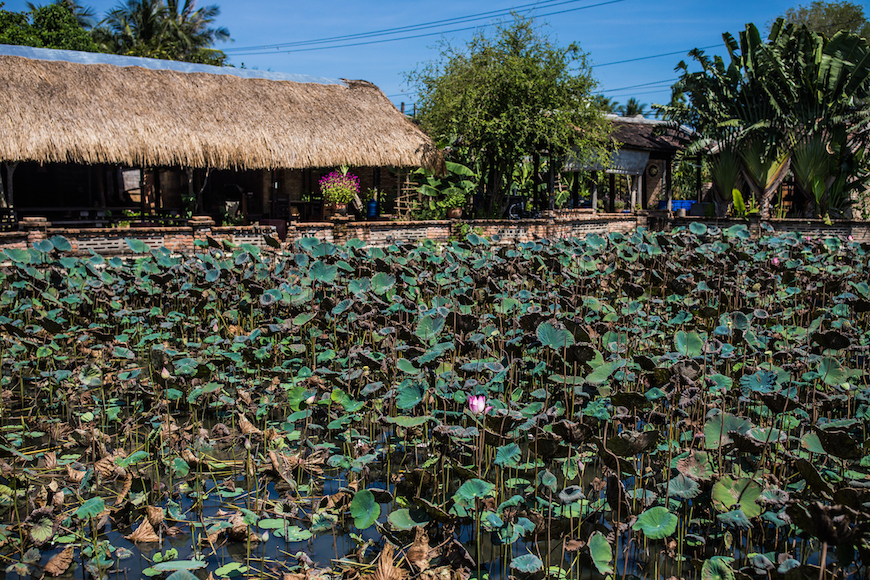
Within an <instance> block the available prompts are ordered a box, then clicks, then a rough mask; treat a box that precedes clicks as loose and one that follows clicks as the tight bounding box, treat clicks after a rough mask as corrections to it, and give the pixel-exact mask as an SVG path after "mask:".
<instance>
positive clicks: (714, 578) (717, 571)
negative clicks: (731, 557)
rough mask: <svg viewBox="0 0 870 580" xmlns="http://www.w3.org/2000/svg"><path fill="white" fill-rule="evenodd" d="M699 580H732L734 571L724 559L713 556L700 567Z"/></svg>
mask: <svg viewBox="0 0 870 580" xmlns="http://www.w3.org/2000/svg"><path fill="white" fill-rule="evenodd" d="M701 580H734V570H732V569H731V566H729V565H728V562H727V561H726V560H725V559H723V558H721V557H719V556H714V557H713V558H711V559H709V560H707V561H705V562H704V565H703V566H702V567H701Z"/></svg>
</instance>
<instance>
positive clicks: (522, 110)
mask: <svg viewBox="0 0 870 580" xmlns="http://www.w3.org/2000/svg"><path fill="white" fill-rule="evenodd" d="M407 78H408V82H409V84H411V85H412V86H414V87H415V88H416V89H417V92H418V93H419V95H420V100H419V105H420V107H419V111H420V119H421V121H422V127H423V129H424V130H425V131H426V132H428V133H429V134H430V135H432V136H433V137H434V138H435V139H436V140H438V141H440V142H442V143H445V144H447V143H449V144H451V146H452V147H453V150H454V152H455V155H456V157H457V159H459V160H461V161H463V162H464V163H465V164H466V165H468V166H475V167H478V168H479V170H478V173H479V174H480V175H481V177H482V179H484V180H485V184H486V185H485V196H486V200H485V202H486V204H487V206H488V208H487V209H488V211H489V213H501V212H502V211H504V209H506V208H505V207H503V206H504V199H505V191H506V189H507V187H506V186H507V185H509V183H508V182H509V181H510V180H511V176H512V175H513V172H514V169H515V168H516V167H517V166H518V165H519V164H520V163H521V162H522V160H523V157H525V156H527V155H530V154H532V153H534V152H535V151H538V150H541V149H545V148H546V149H550V150H555V151H561V152H566V151H568V150H570V149H571V148H578V149H579V150H580V151H581V152H583V153H589V152H591V151H592V150H597V149H598V148H599V147H601V146H602V145H603V144H604V142H605V137H606V135H607V133H608V130H609V128H608V125H607V124H606V122H605V120H604V119H603V117H602V116H601V115H600V114H599V112H598V109H596V108H595V107H592V106H589V104H590V103H591V101H592V99H593V97H592V94H591V91H592V90H593V89H594V87H595V81H594V80H593V79H592V75H591V68H590V66H589V63H588V62H587V59H586V55H585V54H583V53H582V52H581V51H580V49H579V47H578V46H577V45H575V44H572V45H570V46H568V47H567V48H559V47H557V46H556V45H555V44H554V43H553V42H552V41H551V40H550V38H548V37H547V36H546V35H545V34H543V33H542V32H541V31H540V30H538V29H537V28H536V26H535V23H534V21H533V20H531V19H527V18H524V17H522V16H520V15H517V14H515V15H514V20H513V21H511V22H504V23H501V24H498V25H497V26H496V28H495V32H494V34H493V35H492V36H491V37H487V36H484V34H483V33H478V34H476V35H475V36H474V38H473V39H472V40H471V41H469V43H468V44H467V45H466V46H464V47H452V46H450V45H449V44H447V43H444V44H442V46H441V54H440V59H439V60H437V61H433V62H430V63H428V64H426V65H424V66H423V67H422V68H421V69H419V70H417V71H415V72H411V73H409V74H408V75H407ZM578 128H579V130H578Z"/></svg>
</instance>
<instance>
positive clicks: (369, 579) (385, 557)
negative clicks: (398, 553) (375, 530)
mask: <svg viewBox="0 0 870 580" xmlns="http://www.w3.org/2000/svg"><path fill="white" fill-rule="evenodd" d="M393 550H394V548H393V545H392V544H391V543H389V542H385V543H384V549H383V550H382V551H381V555H380V558H379V559H378V567H377V568H375V571H374V573H373V574H366V575H365V576H363V580H402V578H404V576H405V573H404V572H403V571H402V569H401V568H396V567H395V566H393Z"/></svg>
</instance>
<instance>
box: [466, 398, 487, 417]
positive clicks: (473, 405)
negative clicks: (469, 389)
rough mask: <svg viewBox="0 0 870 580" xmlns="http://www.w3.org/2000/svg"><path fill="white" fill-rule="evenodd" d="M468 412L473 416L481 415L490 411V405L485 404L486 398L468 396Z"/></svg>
mask: <svg viewBox="0 0 870 580" xmlns="http://www.w3.org/2000/svg"><path fill="white" fill-rule="evenodd" d="M468 410H469V411H471V413H472V414H473V415H483V414H484V413H488V412H489V411H491V410H492V405H487V404H486V397H485V396H483V395H470V396H469V397H468Z"/></svg>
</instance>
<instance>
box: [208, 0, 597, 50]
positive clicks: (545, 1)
mask: <svg viewBox="0 0 870 580" xmlns="http://www.w3.org/2000/svg"><path fill="white" fill-rule="evenodd" d="M582 1H586V0H563V1H560V2H557V1H556V0H542V1H540V2H532V3H530V4H521V5H519V6H513V7H511V8H504V9H501V10H490V11H488V12H478V13H477V14H469V15H467V16H457V17H455V18H445V19H443V20H434V21H432V22H422V23H419V24H410V25H408V26H399V27H395V28H385V29H382V30H372V31H369V32H358V33H356V34H347V35H342V36H331V37H326V38H315V39H311V40H299V41H294V42H283V43H277V44H266V45H254V46H242V47H232V48H226V49H224V52H236V51H247V50H264V49H267V48H274V49H281V48H285V47H293V46H306V45H311V44H323V43H329V42H343V41H347V40H357V39H360V38H369V37H375V36H384V35H387V34H399V33H402V32H411V31H414V30H425V29H427V28H434V27H436V26H441V25H443V24H462V23H465V22H471V21H473V20H482V19H485V18H493V17H497V16H505V15H507V14H510V13H511V12H514V11H516V10H522V9H525V8H529V9H531V10H534V9H535V8H551V7H554V6H560V5H562V4H573V3H575V2H582Z"/></svg>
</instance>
